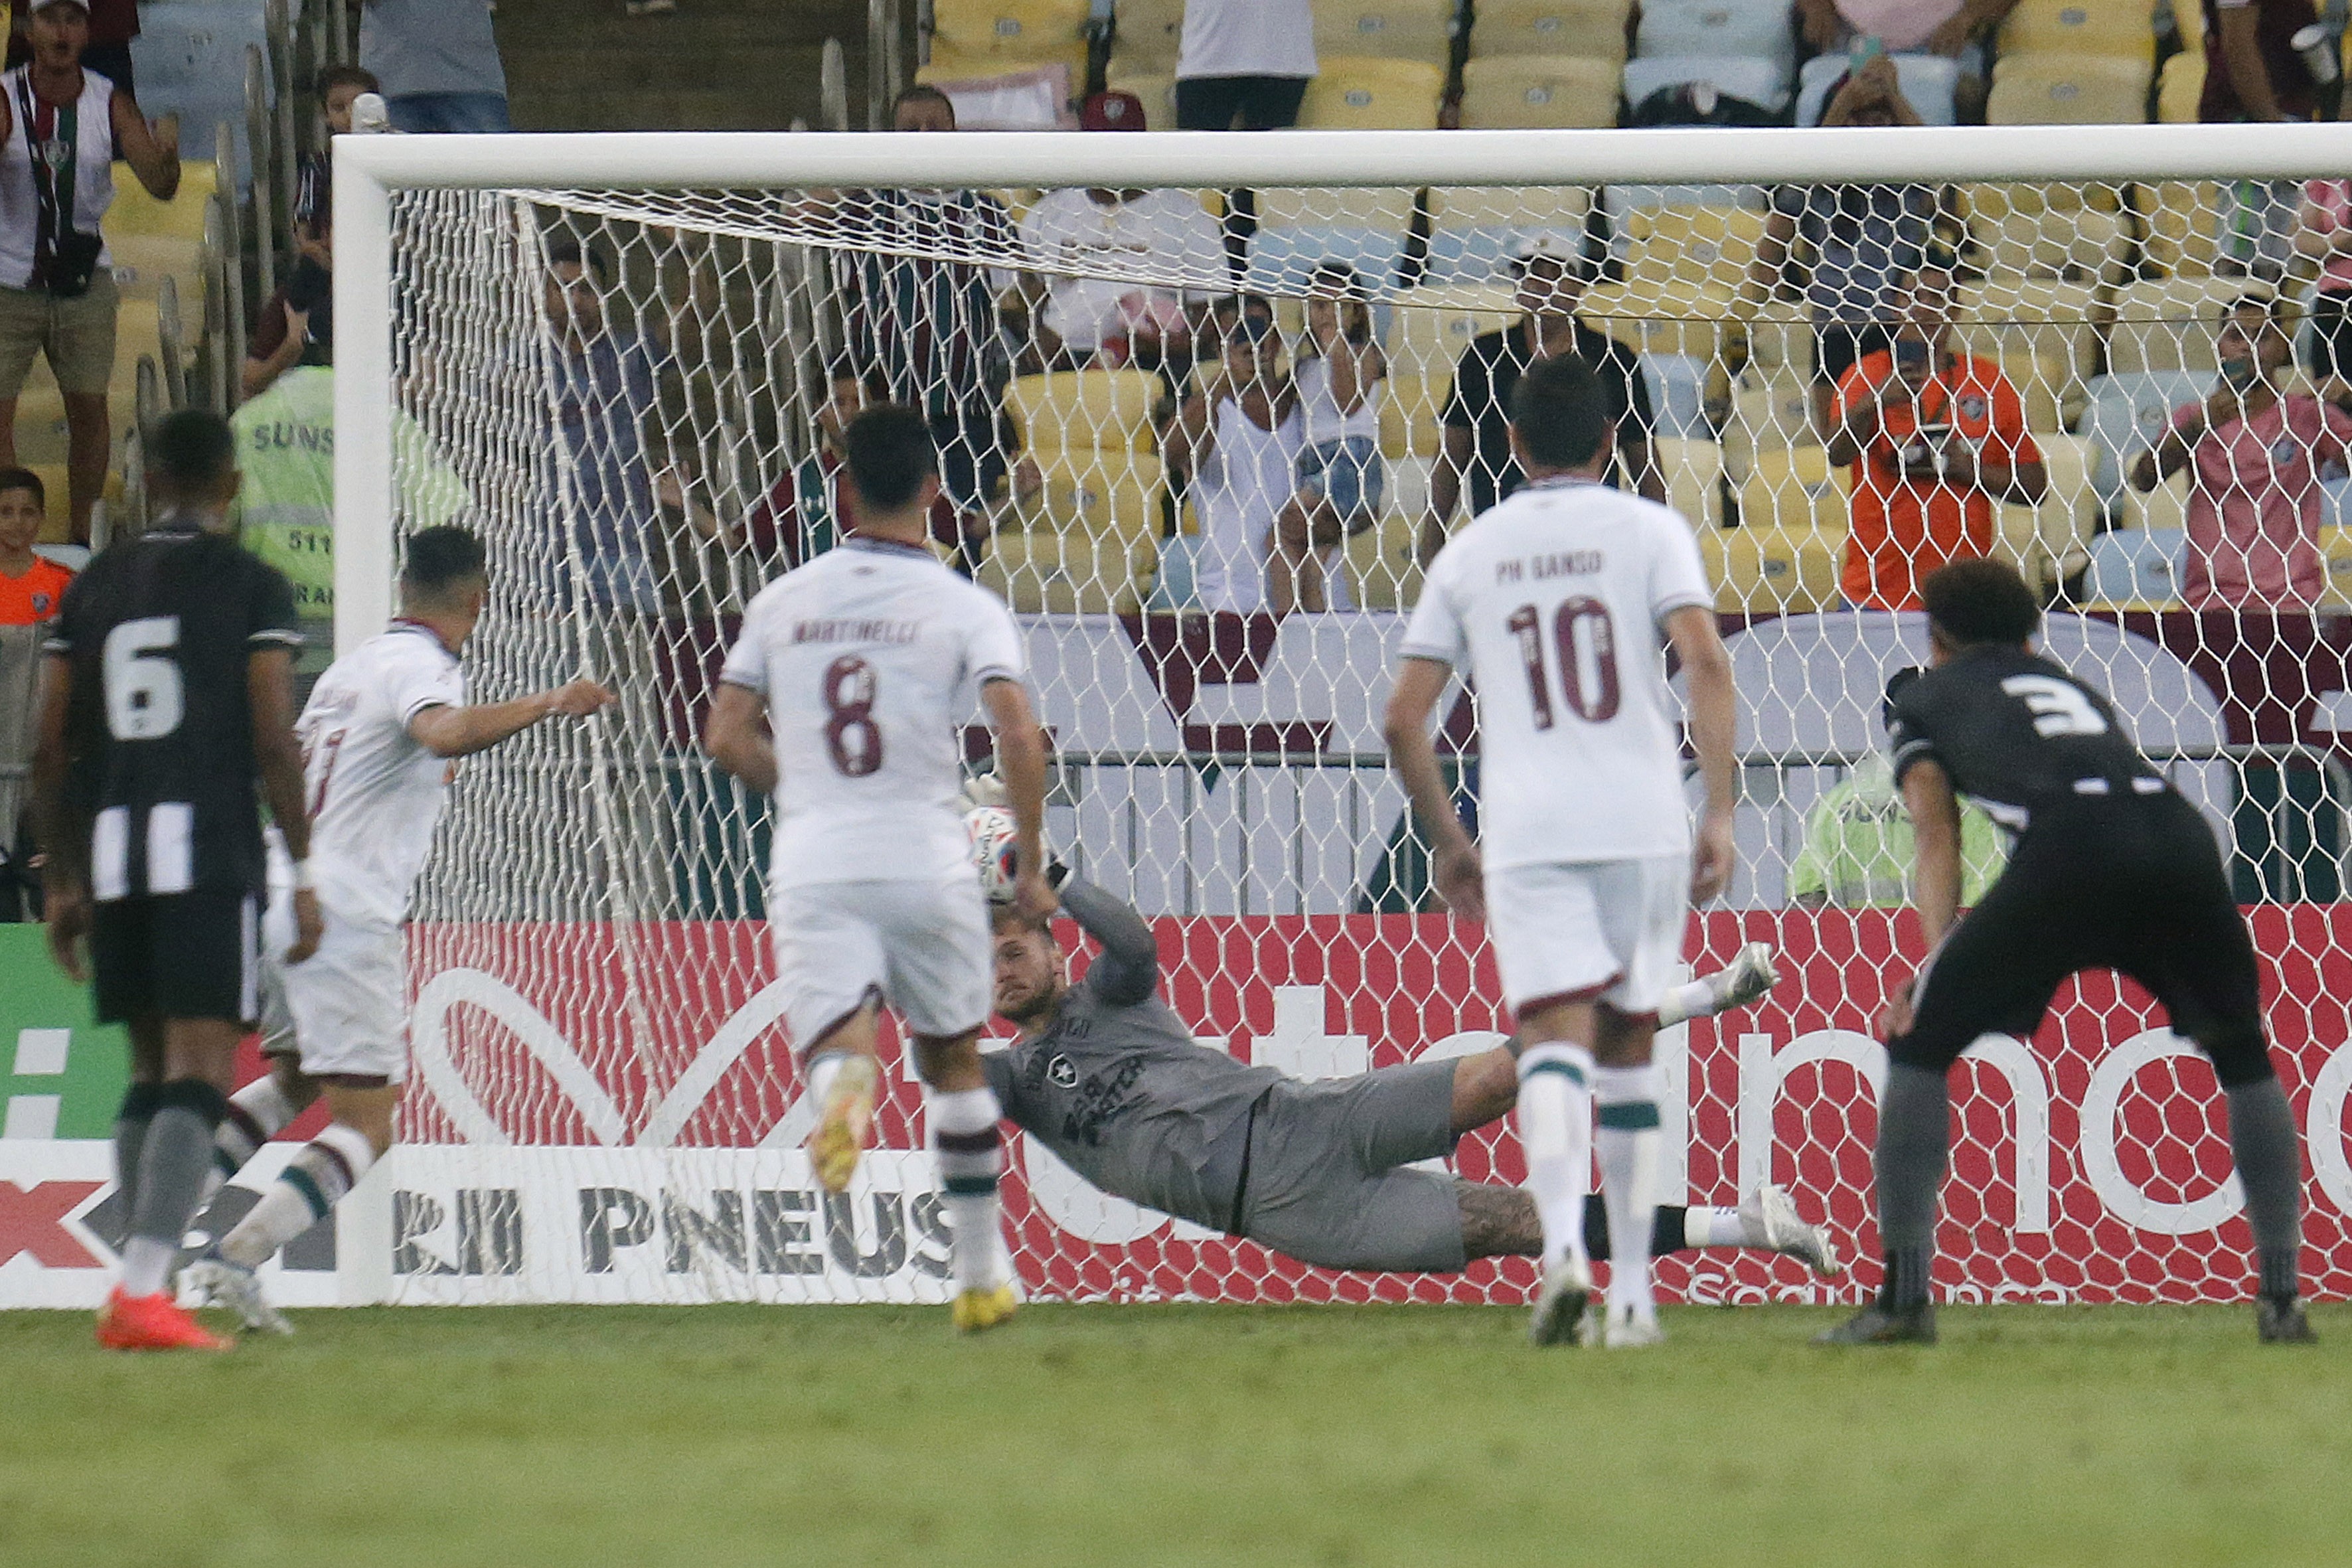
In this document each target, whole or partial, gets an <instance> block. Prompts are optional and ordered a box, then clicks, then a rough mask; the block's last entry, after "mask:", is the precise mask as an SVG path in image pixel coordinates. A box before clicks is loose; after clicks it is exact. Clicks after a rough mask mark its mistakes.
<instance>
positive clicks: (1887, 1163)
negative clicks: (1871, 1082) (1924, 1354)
mask: <svg viewBox="0 0 2352 1568" xmlns="http://www.w3.org/2000/svg"><path fill="white" fill-rule="evenodd" d="M1951 1138H1952V1100H1951V1089H1950V1086H1949V1082H1948V1074H1947V1073H1945V1072H1943V1071H1938V1070H1937V1069H1935V1068H1923V1067H1915V1066H1913V1065H1912V1064H1910V1063H1908V1062H1901V1061H1897V1062H1892V1063H1890V1064H1888V1067H1887V1070H1886V1092H1885V1095H1884V1096H1882V1097H1881V1099H1880V1100H1879V1104H1878V1154H1877V1162H1876V1163H1877V1186H1878V1230H1879V1236H1880V1237H1881V1239H1882V1240H1883V1241H1884V1243H1885V1247H1886V1279H1885V1283H1884V1284H1882V1285H1881V1286H1880V1287H1879V1289H1878V1300H1875V1301H1874V1302H1872V1303H1871V1304H1870V1305H1869V1306H1867V1307H1864V1309H1863V1310H1861V1311H1860V1312H1858V1313H1856V1314H1855V1315H1854V1316H1853V1318H1852V1319H1850V1320H1849V1321H1846V1322H1844V1323H1842V1324H1840V1325H1839V1326H1838V1327H1836V1328H1834V1329H1832V1330H1830V1331H1828V1332H1827V1333H1824V1334H1822V1335H1821V1336H1819V1338H1818V1340H1817V1341H1816V1342H1817V1343H1820V1344H1825V1345H1893V1344H1923V1345H1931V1344H1934V1343H1935V1342H1936V1306H1935V1303H1934V1302H1933V1301H1931V1300H1928V1296H1927V1281H1928V1277H1929V1275H1930V1273H1931V1272H1932V1271H1933V1269H1934V1267H1935V1261H1936V1199H1937V1192H1938V1190H1939V1189H1940V1188H1941V1187H1942V1186H1943V1184H1944V1168H1945V1166H1946V1164H1947V1163H1948V1162H1949V1160H1950V1158H1951Z"/></svg>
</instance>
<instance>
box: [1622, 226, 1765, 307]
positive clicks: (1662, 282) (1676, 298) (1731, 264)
mask: <svg viewBox="0 0 2352 1568" xmlns="http://www.w3.org/2000/svg"><path fill="white" fill-rule="evenodd" d="M1764 223H1765V215H1764V214H1762V213H1760V212H1756V211H1752V210H1750V209H1748V208H1745V207H1732V206H1655V207H1653V206H1639V207H1635V208H1634V209H1633V211H1632V212H1631V213H1629V214H1627V215H1626V230H1627V234H1628V236H1629V237H1630V241H1631V243H1630V245H1629V247H1628V248H1627V250H1626V253H1625V281H1626V283H1627V284H1628V285H1629V286H1631V287H1633V289H1635V290H1637V291H1638V292H1642V293H1644V294H1647V295H1648V296H1649V297H1650V298H1651V299H1652V300H1654V301H1656V302H1657V303H1658V304H1659V306H1660V307H1661V308H1662V309H1671V310H1687V309H1689V308H1691V307H1692V306H1693V305H1694V304H1696V302H1697V301H1699V300H1703V299H1704V300H1714V299H1716V298H1717V297H1720V296H1723V295H1738V294H1740V293H1742V292H1744V291H1745V290H1746V289H1747V287H1748V268H1749V267H1750V266H1752V265H1753V264H1754V263H1755V260H1756V248H1757V246H1758V244H1759V242H1760V241H1761V240H1762V239H1763V237H1764Z"/></svg>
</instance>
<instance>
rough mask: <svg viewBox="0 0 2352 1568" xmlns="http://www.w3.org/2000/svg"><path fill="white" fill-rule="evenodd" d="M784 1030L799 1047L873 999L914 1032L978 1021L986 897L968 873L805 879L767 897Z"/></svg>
mask: <svg viewBox="0 0 2352 1568" xmlns="http://www.w3.org/2000/svg"><path fill="white" fill-rule="evenodd" d="M768 928H769V930H770V931H772V932H773V933H774V936H775V942H776V982H777V984H780V985H782V987H783V988H784V1027H785V1028H786V1029H787V1030H788V1031H790V1033H791V1035H792V1039H793V1047H794V1048H795V1049H797V1050H803V1051H804V1050H806V1049H808V1047H811V1046H812V1045H814V1044H815V1043H816V1042H817V1041H818V1040H820V1039H822V1038H823V1037H824V1036H825V1034H826V1033H827V1032H828V1031H830V1030H831V1029H832V1028H833V1027H834V1026H835V1025H837V1024H839V1023H841V1022H842V1021H843V1020H844V1019H846V1018H848V1017H849V1016H851V1015H853V1014H855V1013H856V1012H857V1011H858V1010H859V1009H860V1008H862V1007H864V1006H865V1005H866V1004H867V1003H868V1002H870V1001H873V1000H874V999H876V998H877V997H879V998H880V999H881V1000H883V1001H885V1002H887V1003H888V1004H889V1005H891V1006H893V1007H895V1008H897V1009H898V1014H899V1016H901V1017H903V1018H905V1019H906V1021H907V1026H908V1028H909V1029H911V1030H913V1031H914V1032H915V1033H916V1034H918V1035H929V1036H933V1037H945V1036H949V1035H961V1034H962V1033H963V1032H964V1031H965V1030H967V1029H976V1028H978V1027H979V1026H981V1025H982V1024H984V1023H986V1022H987V1021H988V1004H989V996H990V993H991V990H992V985H991V984H990V982H991V975H990V971H989V936H988V900H986V899H985V898H983V897H982V894H981V890H980V879H978V878H977V877H971V876H959V877H955V878H951V879H948V880H946V881H942V882H918V881H904V880H901V881H887V882H880V881H877V882H814V883H808V884H805V885H803V886H801V887H797V888H781V889H775V890H774V892H773V893H772V895H771V896H770V898H769V900H768Z"/></svg>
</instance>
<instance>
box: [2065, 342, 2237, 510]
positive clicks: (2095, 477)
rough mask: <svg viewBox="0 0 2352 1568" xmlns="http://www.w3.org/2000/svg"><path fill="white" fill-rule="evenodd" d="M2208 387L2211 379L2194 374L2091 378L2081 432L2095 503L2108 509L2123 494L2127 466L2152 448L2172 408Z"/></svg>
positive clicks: (2149, 373)
mask: <svg viewBox="0 0 2352 1568" xmlns="http://www.w3.org/2000/svg"><path fill="white" fill-rule="evenodd" d="M2212 389H2213V378H2212V376H2210V375H2209V374H2204V373H2202V372H2199V371H2179V370H2158V371H2138V372H2135V373H2134V374H2129V375H2102V376H2095V377H2093V378H2092V380H2091V382H2090V384H2089V385H2088V386H2087V387H2086V388H2085V389H2084V390H2085V391H2087V392H2088V393H2089V394H2090V399H2091V402H2090V406H2089V407H2088V408H2086V409H2084V412H2083V426H2082V431H2081V434H2082V436H2083V438H2084V440H2085V441H2087V442H2088V443H2089V444H2090V447H2091V450H2092V452H2093V454H2094V456H2093V459H2092V464H2091V488H2092V489H2094V490H2095V491H2096V492H2097V494H2098V497H2099V499H2100V500H2101V501H2103V502H2105V503H2107V504H2109V505H2112V504H2113V503H2114V502H2115V501H2116V499H2117V498H2119V497H2120V496H2121V495H2122V494H2123V493H2124V489H2125V476H2126V474H2127V473H2128V472H2129V471H2130V468H2131V464H2132V462H2133V461H2134V460H2135V459H2136V458H2138V456H2139V455H2140V454H2141V453H2142V452H2144V451H2146V450H2147V449H2148V448H2149V447H2153V446H2154V445H2156V441H2157V437H2159V436H2161V435H2163V434H2164V425H2165V421H2166V420H2168V419H2169V418H2170V417H2171V416H2172V411H2173V410H2174V409H2176V408H2178V407H2179V406H2180V405H2182V404H2184V403H2194V402H2196V401H2198V400H2199V399H2200V398H2201V397H2203V396H2204V395H2206V394H2207V393H2208V392H2210V391H2211V390H2212Z"/></svg>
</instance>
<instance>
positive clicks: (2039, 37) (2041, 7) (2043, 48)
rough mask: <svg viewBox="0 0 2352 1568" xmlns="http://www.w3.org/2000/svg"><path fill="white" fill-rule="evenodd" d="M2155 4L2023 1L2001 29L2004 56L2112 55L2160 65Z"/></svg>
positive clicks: (2137, 0)
mask: <svg viewBox="0 0 2352 1568" xmlns="http://www.w3.org/2000/svg"><path fill="white" fill-rule="evenodd" d="M2155 10H2156V8H2155V6H2154V5H2153V4H2151V0H2019V4H2018V5H2017V7H2016V8H2015V9H2014V10H2012V11H2011V12H2010V14H2009V16H2008V18H2007V19H2006V20H2005V21H2003V22H2002V23H2001V25H2000V53H2001V54H2003V55H2005V56H2006V55H2019V54H2035V53H2055V54H2071V55H2113V56H2115V57H2116V58H2119V59H2132V60H2140V61H2143V62H2145V63H2146V64H2147V65H2150V66H2153V65H2155V64H2156V16H2155Z"/></svg>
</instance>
